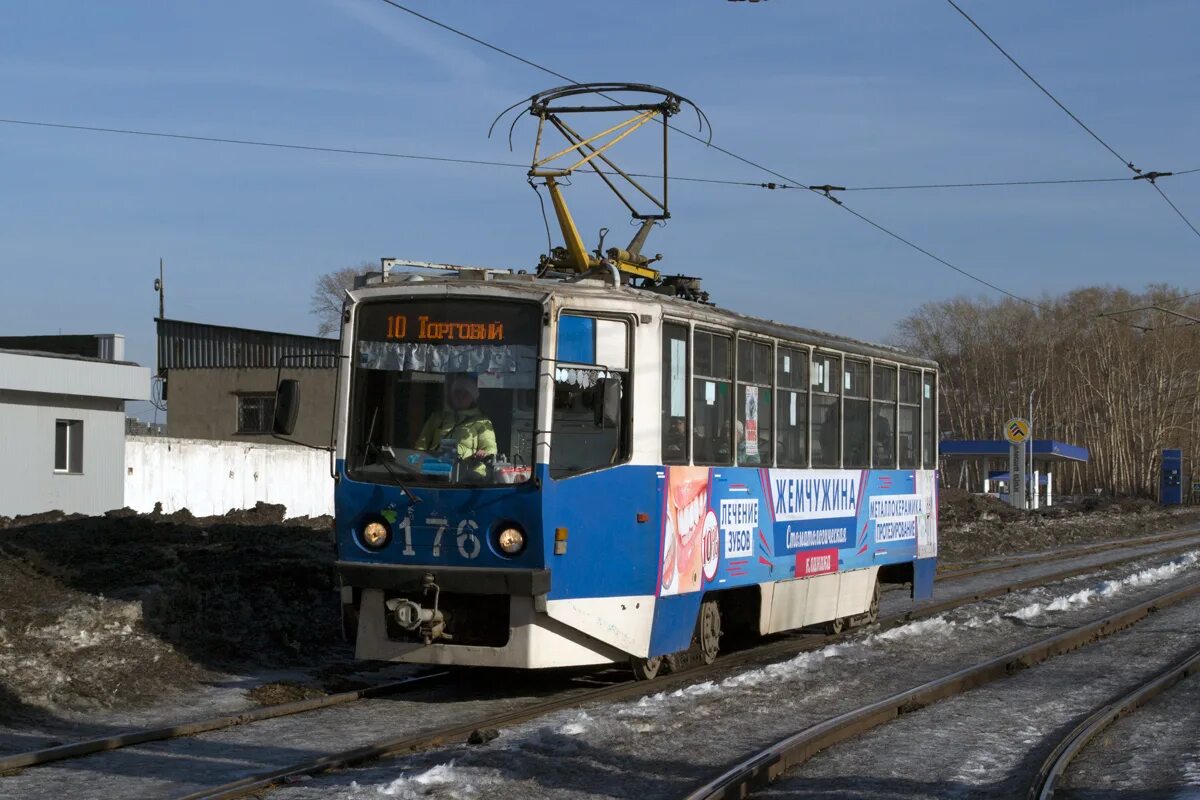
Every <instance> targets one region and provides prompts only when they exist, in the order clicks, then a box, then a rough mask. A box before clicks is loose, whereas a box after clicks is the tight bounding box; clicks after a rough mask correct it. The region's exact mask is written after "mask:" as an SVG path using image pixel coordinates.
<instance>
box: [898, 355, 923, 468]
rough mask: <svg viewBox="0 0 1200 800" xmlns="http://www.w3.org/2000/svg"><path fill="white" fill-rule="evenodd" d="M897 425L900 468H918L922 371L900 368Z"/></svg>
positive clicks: (919, 461)
mask: <svg viewBox="0 0 1200 800" xmlns="http://www.w3.org/2000/svg"><path fill="white" fill-rule="evenodd" d="M896 427H897V429H898V431H899V434H900V437H899V445H900V469H916V468H917V467H919V466H920V465H921V373H919V372H916V371H914V370H911V369H902V370H900V412H899V417H898V418H897V421H896Z"/></svg>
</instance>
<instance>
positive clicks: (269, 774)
mask: <svg viewBox="0 0 1200 800" xmlns="http://www.w3.org/2000/svg"><path fill="white" fill-rule="evenodd" d="M1195 547H1196V544H1195V543H1192V544H1189V545H1184V546H1179V547H1173V548H1168V549H1166V550H1163V551H1157V552H1154V553H1150V554H1147V553H1141V554H1139V555H1137V556H1130V557H1123V558H1119V559H1113V560H1110V561H1107V562H1104V563H1103V564H1101V565H1096V564H1092V565H1088V566H1085V567H1079V568H1075V569H1070V570H1061V571H1058V572H1055V573H1053V574H1050V575H1041V576H1037V577H1034V578H1029V579H1026V580H1023V581H1019V582H1016V583H1011V584H1006V585H1004V586H999V587H994V588H992V589H988V590H982V591H978V592H974V593H971V594H969V595H961V596H957V597H953V598H948V599H946V600H942V601H938V602H934V603H929V604H926V605H923V606H921V607H919V608H916V609H911V610H908V611H904V612H901V613H898V614H892V615H888V616H881V617H880V618H879V620H878V621H877V622H876V627H877V629H878V630H879V631H885V630H889V629H891V628H895V627H898V626H900V625H904V624H907V623H909V622H914V621H917V620H921V619H928V618H931V617H935V616H938V615H940V614H943V613H945V612H947V611H950V610H953V609H956V608H959V607H961V606H966V605H971V604H974V603H978V602H981V601H985V600H990V599H994V598H998V597H1003V596H1005V595H1007V594H1012V593H1014V592H1019V591H1024V590H1026V589H1032V588H1037V587H1040V586H1043V585H1045V584H1047V583H1053V582H1056V581H1059V580H1066V579H1069V578H1075V577H1080V576H1083V575H1088V574H1092V573H1095V572H1097V571H1101V570H1103V569H1105V568H1111V567H1114V566H1120V565H1122V564H1126V563H1129V562H1132V561H1138V560H1142V559H1145V558H1148V557H1154V556H1160V555H1161V556H1167V555H1173V554H1177V553H1179V552H1184V551H1188V550H1193V549H1195ZM1193 591H1194V592H1195V593H1200V585H1198V586H1197V587H1196V588H1195V589H1194V590H1193ZM852 632H853V631H851V632H847V633H843V634H838V635H828V636H819V635H808V636H805V637H803V638H799V637H796V636H792V637H785V638H783V639H780V640H776V641H771V642H767V643H765V644H762V645H760V646H758V647H754V648H751V649H748V650H744V651H738V652H734V653H730V654H727V655H725V656H723V657H721V658H718V659H717V661H716V662H715V663H714V664H712V665H709V666H703V667H695V668H692V669H689V670H685V671H683V672H680V673H675V674H669V675H666V676H662V677H659V678H657V679H656V680H654V681H649V682H645V681H627V682H623V683H618V684H614V685H611V686H606V687H603V688H600V689H595V690H592V691H590V692H587V693H583V694H577V695H574V696H572V697H569V698H558V699H553V700H550V701H547V702H544V703H538V704H535V705H533V706H529V707H526V708H524V709H520V710H518V711H514V712H508V713H505V714H502V715H496V716H491V717H486V718H481V719H477V720H473V721H471V722H468V723H462V724H454V725H450V726H446V727H442V728H438V729H436V730H432V731H428V732H425V733H418V734H415V735H404V736H398V737H394V738H390V739H386V740H381V741H377V742H374V743H372V744H370V745H366V746H361V747H355V748H350V749H347V750H343V751H340V752H337V753H328V754H325V755H322V756H319V757H316V758H313V759H311V760H307V761H304V762H298V763H296V764H293V765H290V766H287V767H283V768H279V769H275V770H270V771H264V772H261V773H257V774H254V775H250V776H246V777H244V778H241V779H238V780H236V781H231V782H229V783H226V784H224V785H221V786H215V787H211V788H207V789H204V790H201V791H198V792H194V793H191V794H187V795H182V796H179V797H177V798H176V800H232V798H238V797H244V796H246V795H247V794H250V793H252V792H260V791H263V790H266V789H269V788H271V787H272V786H274V785H277V784H280V783H283V782H286V781H289V780H293V779H296V778H300V777H302V776H314V775H319V774H322V773H325V772H329V771H332V770H337V769H343V768H347V767H354V766H358V765H360V764H364V763H366V762H369V761H373V760H377V759H380V758H384V757H389V756H398V755H405V754H410V753H417V752H422V751H426V750H430V749H433V748H437V747H443V746H446V745H451V744H457V743H462V742H465V741H467V740H468V738H469V737H470V736H471V734H472V733H474V732H475V731H478V730H486V729H502V728H505V727H511V726H513V725H517V724H520V723H523V722H528V721H531V720H534V719H537V718H539V717H543V716H546V715H548V714H551V713H554V712H556V711H563V710H568V709H574V708H578V707H581V706H584V705H589V704H595V703H616V702H621V701H626V700H634V699H638V698H640V697H643V696H645V695H648V694H652V693H661V692H669V691H671V690H673V689H676V688H679V687H681V686H683V685H688V684H693V683H697V682H701V681H704V680H706V679H709V678H711V677H713V676H717V675H719V674H720V673H722V672H724V671H726V670H728V669H729V668H731V667H738V666H742V665H747V664H751V663H753V662H757V661H762V660H770V659H774V658H779V657H790V656H794V655H798V654H800V653H803V652H810V651H815V650H819V649H821V648H823V647H825V646H826V645H828V644H831V643H833V642H836V641H839V640H844V639H846V638H848V636H849V635H850V634H851V633H852ZM1109 632H1110V633H1111V632H1112V631H1109ZM1106 635H1107V634H1106Z"/></svg>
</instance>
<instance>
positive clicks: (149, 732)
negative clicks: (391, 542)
mask: <svg viewBox="0 0 1200 800" xmlns="http://www.w3.org/2000/svg"><path fill="white" fill-rule="evenodd" d="M449 674H450V673H449V672H446V671H440V672H431V673H428V674H424V675H414V676H413V677H411V678H405V679H404V680H400V681H392V682H390V683H384V684H380V685H378V686H370V687H367V688H365V689H356V690H355V691H352V692H339V693H337V694H330V695H325V696H323V697H313V698H310V699H308V700H296V701H293V702H290V703H277V704H274V705H269V706H262V707H261V708H256V709H252V710H250V711H243V712H241V713H238V714H226V715H224V716H220V717H210V718H208V719H201V720H195V721H193V722H181V723H178V724H176V725H167V726H164V727H161V728H146V729H141V730H132V731H127V732H126V733H121V734H114V735H112V736H102V737H99V738H96V739H85V740H83V741H79V742H71V743H70V744H64V745H58V746H57V747H47V748H43V749H41V750H31V751H28V752H25V753H14V754H13V755H9V756H4V757H3V758H0V772H7V771H9V770H12V769H21V768H23V767H33V766H38V765H40V764H49V763H52V762H54V761H63V760H65V759H68V758H79V757H80V756H87V755H91V754H93V753H100V752H103V751H106V750H120V749H121V748H123V747H130V746H132V745H135V744H146V743H147V742H160V741H163V740H164V739H175V738H178V737H180V736H195V735H196V734H198V733H208V732H209V731H216V730H221V729H223V728H233V727H235V726H238V725H247V724H249V723H252V722H261V721H262V720H266V719H275V718H277V717H286V716H290V715H292V714H303V713H304V712H306V711H315V710H317V709H320V708H329V707H330V706H337V705H343V704H345V703H352V702H354V701H356V700H366V699H369V698H372V697H385V696H388V695H392V694H396V693H398V692H402V691H406V690H410V689H414V688H417V687H423V686H427V685H431V684H434V683H436V682H438V681H440V680H441V679H443V678H445V677H446V676H447V675H449Z"/></svg>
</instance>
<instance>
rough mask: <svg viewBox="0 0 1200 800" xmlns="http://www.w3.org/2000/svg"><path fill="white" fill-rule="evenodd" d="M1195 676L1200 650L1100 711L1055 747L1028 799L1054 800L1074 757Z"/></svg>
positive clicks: (1037, 776)
mask: <svg viewBox="0 0 1200 800" xmlns="http://www.w3.org/2000/svg"><path fill="white" fill-rule="evenodd" d="M1196 674H1200V649H1197V650H1194V651H1192V652H1191V653H1189V654H1187V655H1185V656H1184V657H1183V658H1180V659H1178V660H1177V661H1175V662H1174V663H1173V664H1171V665H1170V666H1168V667H1167V668H1166V669H1164V670H1162V671H1161V672H1159V673H1157V674H1155V675H1153V676H1151V677H1149V678H1147V679H1146V680H1144V681H1142V682H1140V683H1139V684H1138V685H1137V686H1135V687H1134V688H1132V689H1130V690H1129V691H1127V692H1125V693H1123V694H1122V695H1121V696H1120V697H1117V698H1115V699H1114V700H1112V701H1111V702H1109V703H1106V704H1105V705H1103V706H1101V707H1099V708H1097V709H1096V710H1095V711H1094V712H1092V713H1091V714H1090V715H1088V717H1087V718H1086V719H1084V720H1083V721H1082V722H1080V723H1079V724H1078V725H1076V726H1075V727H1074V728H1072V729H1071V730H1070V731H1069V732H1068V733H1067V734H1066V735H1065V736H1064V737H1062V739H1060V740H1059V742H1058V743H1057V744H1056V745H1055V746H1054V748H1053V749H1052V750H1051V752H1050V754H1049V755H1048V756H1047V757H1046V759H1045V760H1044V761H1043V762H1042V765H1041V767H1039V768H1038V770H1037V772H1036V773H1035V774H1034V778H1033V781H1032V782H1031V784H1030V787H1029V791H1028V792H1027V793H1026V795H1025V796H1026V797H1027V798H1029V800H1051V798H1052V797H1054V793H1055V790H1056V789H1057V788H1058V786H1059V784H1060V783H1061V781H1062V779H1063V778H1064V777H1065V775H1066V771H1067V768H1068V767H1069V766H1070V765H1071V763H1072V761H1073V760H1074V759H1075V756H1077V755H1078V754H1079V753H1080V752H1081V751H1082V750H1083V749H1084V748H1085V747H1087V746H1088V744H1089V743H1090V742H1091V741H1092V740H1094V739H1095V738H1096V737H1097V736H1099V735H1100V733H1102V732H1103V731H1104V730H1105V729H1106V728H1108V727H1109V726H1110V725H1112V724H1113V723H1114V722H1116V721H1117V720H1118V719H1120V718H1121V717H1123V716H1125V715H1127V714H1130V713H1132V712H1134V711H1136V710H1137V709H1139V708H1141V707H1142V706H1143V705H1145V704H1146V703H1148V702H1149V701H1151V700H1153V699H1154V698H1156V697H1158V696H1159V695H1161V694H1163V693H1164V692H1166V691H1168V690H1169V689H1171V687H1173V686H1175V685H1176V684H1178V683H1179V682H1180V681H1183V680H1185V679H1187V678H1189V677H1191V676H1193V675H1196Z"/></svg>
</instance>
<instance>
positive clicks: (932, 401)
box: [921, 372, 937, 469]
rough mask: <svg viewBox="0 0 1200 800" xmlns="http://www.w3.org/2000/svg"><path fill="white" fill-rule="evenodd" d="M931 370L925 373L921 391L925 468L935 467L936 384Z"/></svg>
mask: <svg viewBox="0 0 1200 800" xmlns="http://www.w3.org/2000/svg"><path fill="white" fill-rule="evenodd" d="M936 380H937V378H936V376H935V375H934V374H933V373H932V372H926V373H925V384H924V386H923V389H922V392H921V400H922V401H923V403H924V405H923V406H922V407H923V409H924V412H923V413H924V431H925V469H936V468H937V384H936Z"/></svg>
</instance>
